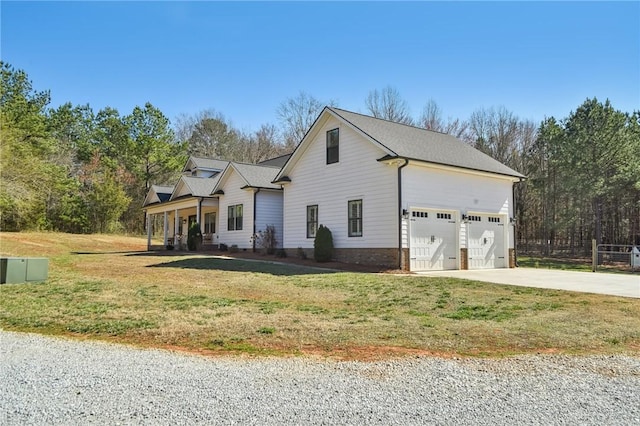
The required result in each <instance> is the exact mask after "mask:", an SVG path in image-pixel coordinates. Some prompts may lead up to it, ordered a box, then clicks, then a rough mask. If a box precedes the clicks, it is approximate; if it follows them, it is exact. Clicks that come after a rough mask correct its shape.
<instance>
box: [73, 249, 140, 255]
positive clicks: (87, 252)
mask: <svg viewBox="0 0 640 426" xmlns="http://www.w3.org/2000/svg"><path fill="white" fill-rule="evenodd" d="M70 253H71V254H75V255H87V254H125V255H127V256H132V255H139V254H142V253H144V252H141V251H139V250H129V251H72V252H70Z"/></svg>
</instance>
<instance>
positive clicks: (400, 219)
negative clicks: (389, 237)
mask: <svg viewBox="0 0 640 426" xmlns="http://www.w3.org/2000/svg"><path fill="white" fill-rule="evenodd" d="M408 164H409V160H407V159H406V158H405V159H404V164H403V165H401V166H400V167H398V214H399V216H398V269H400V270H402V217H403V216H402V169H403V168H405V167H406V166H407V165H408Z"/></svg>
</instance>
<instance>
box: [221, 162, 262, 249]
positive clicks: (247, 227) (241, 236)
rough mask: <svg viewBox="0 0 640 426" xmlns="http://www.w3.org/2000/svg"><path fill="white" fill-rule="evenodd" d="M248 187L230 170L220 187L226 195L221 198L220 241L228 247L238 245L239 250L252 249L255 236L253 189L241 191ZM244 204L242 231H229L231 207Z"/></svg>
mask: <svg viewBox="0 0 640 426" xmlns="http://www.w3.org/2000/svg"><path fill="white" fill-rule="evenodd" d="M245 185H246V182H245V181H244V179H242V178H241V177H240V176H239V175H238V173H236V171H235V170H230V172H229V173H228V175H227V177H226V179H225V181H224V182H223V183H222V185H221V186H220V189H222V190H223V191H224V195H221V196H220V212H219V214H218V216H219V224H220V227H219V230H218V236H219V238H218V240H219V243H220V244H226V245H227V246H232V245H234V244H235V245H237V246H238V247H239V248H241V249H242V248H252V247H253V243H252V236H253V191H254V190H253V189H250V188H249V189H241V188H242V187H243V186H245ZM236 204H242V230H241V231H229V230H228V229H227V226H228V221H227V219H228V217H229V208H228V207H229V206H233V205H236Z"/></svg>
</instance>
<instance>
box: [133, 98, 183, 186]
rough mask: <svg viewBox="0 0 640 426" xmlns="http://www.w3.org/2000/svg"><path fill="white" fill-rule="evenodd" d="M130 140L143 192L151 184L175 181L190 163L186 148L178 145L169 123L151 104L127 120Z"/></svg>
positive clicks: (137, 176)
mask: <svg viewBox="0 0 640 426" xmlns="http://www.w3.org/2000/svg"><path fill="white" fill-rule="evenodd" d="M125 123H126V124H127V127H128V130H129V138H130V142H129V143H130V147H129V152H130V156H129V157H130V160H129V161H128V162H129V163H130V164H129V166H130V167H131V171H132V173H133V174H134V176H135V177H136V179H137V180H138V182H140V184H141V185H140V189H141V190H142V191H141V193H145V192H146V191H147V190H148V189H149V188H150V187H151V183H152V182H153V183H158V184H166V183H169V182H171V181H172V180H173V179H174V178H175V177H176V175H177V173H178V172H179V170H180V168H181V167H182V166H183V165H184V162H185V161H186V156H185V155H184V150H183V147H182V145H180V144H178V143H175V139H174V134H173V131H172V130H171V128H170V126H169V124H170V123H169V120H168V119H167V118H166V117H165V116H164V115H163V114H162V112H161V111H160V110H159V109H158V108H156V107H154V106H153V105H152V104H151V103H149V102H147V103H146V104H145V106H144V108H140V107H138V106H136V107H135V108H134V109H133V112H132V113H131V115H129V116H127V117H126V118H125Z"/></svg>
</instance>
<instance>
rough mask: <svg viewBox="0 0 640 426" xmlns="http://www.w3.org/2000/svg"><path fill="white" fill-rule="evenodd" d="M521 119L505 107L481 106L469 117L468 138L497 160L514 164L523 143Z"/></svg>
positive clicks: (509, 164) (510, 164)
mask: <svg viewBox="0 0 640 426" xmlns="http://www.w3.org/2000/svg"><path fill="white" fill-rule="evenodd" d="M521 133H522V132H521V123H520V119H519V118H518V117H517V116H515V115H514V114H513V113H512V112H511V111H508V110H507V109H506V108H504V107H500V108H498V109H495V108H493V107H492V108H489V109H487V108H480V109H478V110H476V111H474V112H473V113H472V114H471V117H470V118H469V129H468V132H467V139H468V140H469V141H471V142H472V144H473V145H474V146H475V147H476V148H477V149H479V150H480V151H482V152H484V153H485V154H488V155H490V156H491V157H493V158H495V159H496V160H498V161H500V162H501V163H503V164H506V165H508V166H512V167H513V166H514V165H515V164H514V163H515V162H516V160H517V158H516V157H517V155H518V152H519V151H518V148H520V146H521V145H522V143H521V141H520V136H521Z"/></svg>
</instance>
